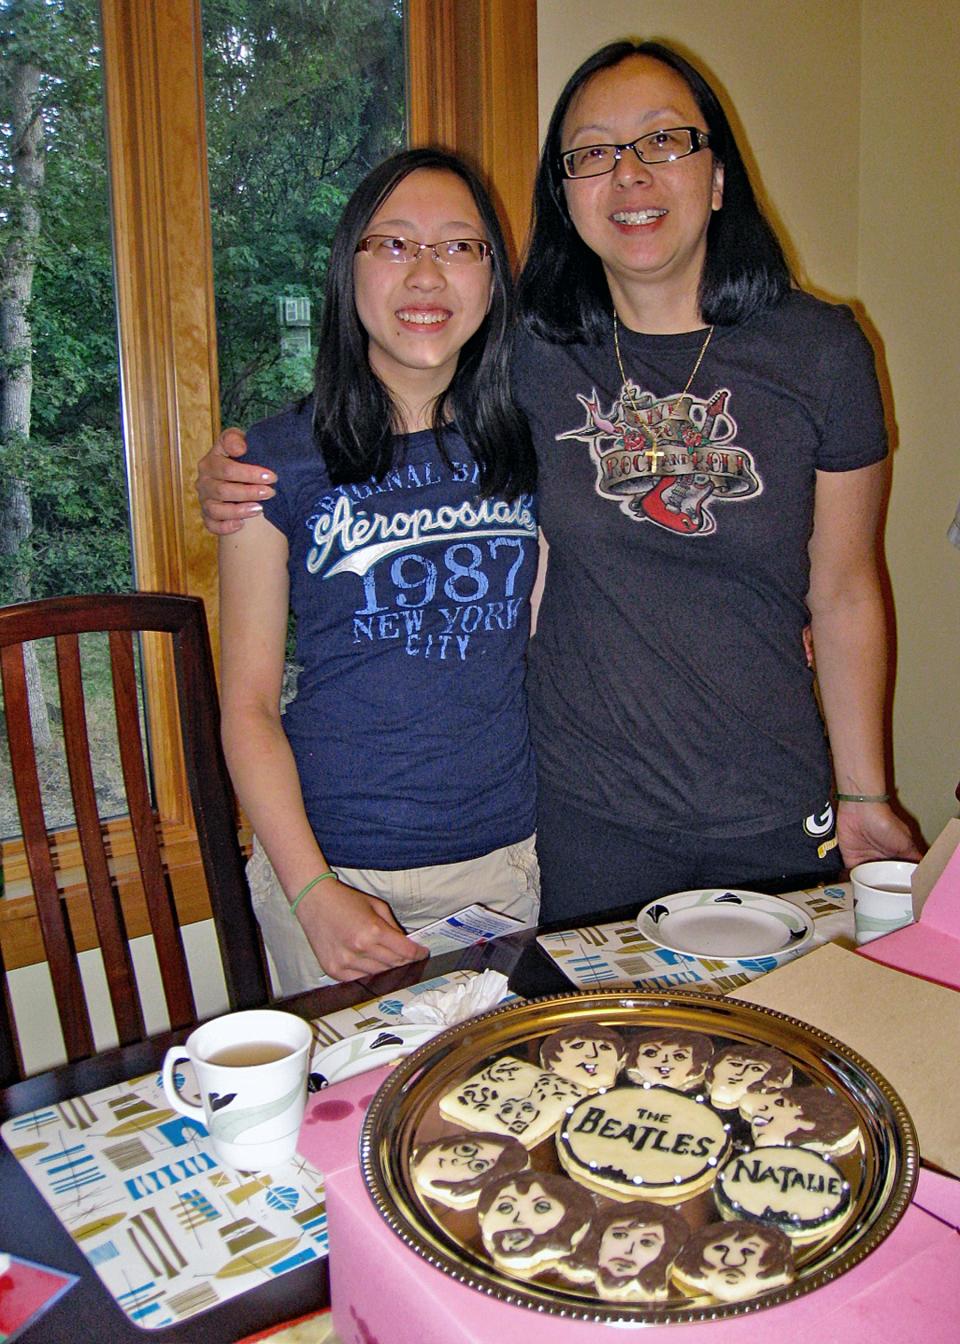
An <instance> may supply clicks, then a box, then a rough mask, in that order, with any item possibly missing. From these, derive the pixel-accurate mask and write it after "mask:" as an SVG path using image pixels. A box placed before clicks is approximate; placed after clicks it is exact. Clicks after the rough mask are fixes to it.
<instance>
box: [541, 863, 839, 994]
mask: <svg viewBox="0 0 960 1344" xmlns="http://www.w3.org/2000/svg"><path fill="white" fill-rule="evenodd" d="M783 899H784V900H785V901H793V903H794V904H795V905H799V906H800V907H801V908H803V909H804V910H806V911H807V913H808V914H809V915H810V916H811V917H812V919H813V925H814V936H813V938H812V939H811V941H810V942H809V943H807V945H806V946H805V947H804V948H802V949H801V950H799V951H795V952H783V953H780V954H779V955H777V956H770V957H751V958H749V959H745V960H742V961H732V960H720V959H709V960H708V959H706V958H703V957H692V956H689V955H687V954H686V953H683V952H670V951H668V950H667V948H665V947H657V945H656V944H655V943H651V942H650V941H649V940H648V939H647V938H645V937H644V936H643V934H642V933H641V932H640V930H639V929H638V928H637V925H636V922H635V921H634V920H621V921H619V922H617V923H614V924H597V925H592V926H590V927H588V928H583V929H573V930H570V931H568V932H565V933H543V934H541V935H540V937H539V938H538V939H537V941H538V942H539V944H540V946H541V947H542V948H543V949H544V951H545V952H547V953H548V954H549V955H550V956H551V957H552V958H553V960H554V961H555V962H556V963H557V965H558V966H559V967H560V969H561V971H563V973H564V975H565V976H566V977H567V979H568V980H570V981H571V982H572V983H573V984H574V985H576V986H577V987H578V988H579V989H617V988H619V987H623V988H625V989H643V990H647V991H648V992H650V993H659V992H661V991H663V990H670V989H704V990H709V991H711V992H713V993H720V994H729V993H730V991H731V990H733V989H739V987H740V986H741V985H745V984H747V983H748V982H749V981H750V980H756V978H757V977H758V976H760V975H765V974H766V972H767V971H772V970H774V969H775V968H776V967H777V966H782V965H784V964H785V963H786V962H788V961H793V960H794V959H795V958H796V957H802V956H803V955H804V953H806V952H810V951H812V950H813V948H815V947H819V946H820V945H821V944H822V943H828V942H832V941H833V940H834V939H836V938H840V937H843V936H849V937H850V938H851V939H852V937H853V904H852V897H851V894H850V886H849V884H848V883H846V884H838V885H837V886H834V887H816V888H812V889H809V890H807V891H793V892H789V893H787V894H786V895H784V897H783Z"/></svg>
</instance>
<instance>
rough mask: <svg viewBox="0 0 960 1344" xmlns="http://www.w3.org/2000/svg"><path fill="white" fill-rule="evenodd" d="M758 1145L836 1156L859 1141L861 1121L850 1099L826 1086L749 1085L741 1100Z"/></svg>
mask: <svg viewBox="0 0 960 1344" xmlns="http://www.w3.org/2000/svg"><path fill="white" fill-rule="evenodd" d="M740 1114H741V1115H742V1116H743V1118H744V1119H745V1120H746V1121H748V1123H749V1125H750V1133H751V1135H752V1136H753V1142H754V1143H755V1144H756V1145H757V1147H759V1148H769V1147H774V1146H781V1145H786V1146H793V1145H796V1146H800V1147H803V1148H812V1149H813V1151H814V1152H817V1153H830V1154H831V1155H832V1156H834V1157H837V1156H840V1155H841V1154H843V1153H849V1152H852V1151H853V1149H854V1148H856V1146H857V1144H858V1143H859V1142H860V1124H859V1122H858V1120H857V1116H856V1112H855V1111H854V1110H853V1107H852V1106H851V1105H850V1104H849V1102H847V1101H845V1100H844V1099H843V1098H842V1097H838V1096H837V1095H836V1094H835V1093H833V1092H830V1091H829V1090H828V1089H827V1088H825V1087H780V1088H776V1089H775V1090H773V1091H767V1090H765V1089H763V1088H762V1086H761V1089H760V1090H758V1091H754V1090H753V1089H752V1088H751V1089H749V1090H748V1091H747V1092H745V1093H744V1095H743V1097H742V1098H741V1099H740Z"/></svg>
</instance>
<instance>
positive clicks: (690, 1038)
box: [627, 1027, 713, 1092]
mask: <svg viewBox="0 0 960 1344" xmlns="http://www.w3.org/2000/svg"><path fill="white" fill-rule="evenodd" d="M712 1057H713V1042H712V1041H711V1040H710V1037H709V1036H704V1035H703V1034H702V1033H701V1032H699V1031H684V1030H683V1029H682V1028H681V1027H677V1028H673V1027H647V1028H645V1029H644V1030H643V1031H638V1032H637V1033H636V1034H635V1035H634V1036H633V1037H632V1038H631V1040H630V1042H629V1044H628V1046H627V1077H628V1078H629V1079H630V1081H631V1082H632V1083H640V1084H641V1086H643V1087H675V1088H676V1089H677V1090H678V1091H679V1092H692V1091H693V1089H694V1088H695V1087H699V1086H700V1084H701V1083H702V1082H703V1080H704V1075H705V1074H706V1071H707V1065H708V1064H709V1063H710V1060H711V1059H712Z"/></svg>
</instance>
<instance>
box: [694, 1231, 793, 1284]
mask: <svg viewBox="0 0 960 1344" xmlns="http://www.w3.org/2000/svg"><path fill="white" fill-rule="evenodd" d="M794 1274H795V1268H794V1263H793V1248H792V1246H791V1244H790V1238H789V1237H786V1236H784V1234H783V1233H782V1232H781V1231H780V1229H779V1228H776V1227H765V1226H763V1224H757V1223H747V1222H723V1223H710V1224H709V1225H708V1226H707V1227H701V1228H698V1230H697V1231H696V1232H694V1233H693V1234H692V1236H691V1237H690V1238H689V1240H688V1241H687V1242H686V1243H685V1244H684V1245H683V1246H682V1247H681V1248H680V1251H679V1252H678V1254H677V1258H676V1260H675V1261H674V1265H673V1269H672V1270H671V1271H670V1277H671V1278H672V1279H673V1281H674V1283H676V1285H677V1287H678V1288H680V1289H682V1291H683V1292H685V1293H687V1294H688V1295H689V1296H691V1297H698V1296H699V1295H700V1294H701V1293H710V1294H712V1296H713V1297H715V1298H716V1299H717V1300H718V1301H719V1302H741V1301H743V1300H744V1299H745V1298H751V1297H755V1296H756V1295H757V1294H758V1293H762V1292H766V1291H767V1290H768V1289H770V1288H779V1287H781V1285H783V1284H785V1283H790V1282H791V1281H792V1280H793V1277H794Z"/></svg>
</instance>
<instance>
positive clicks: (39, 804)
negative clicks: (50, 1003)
mask: <svg viewBox="0 0 960 1344" xmlns="http://www.w3.org/2000/svg"><path fill="white" fill-rule="evenodd" d="M0 667H2V677H3V703H4V707H5V715H6V721H7V741H8V744H9V749H10V765H11V768H12V771H13V781H14V792H15V794H16V797H17V809H18V811H19V813H20V826H21V829H22V832H23V844H24V849H25V851H26V855H27V867H28V868H29V870H30V880H31V882H32V883H33V892H34V901H35V903H36V910H37V919H38V921H39V924H40V932H41V935H42V937H43V946H44V950H45V952H46V954H47V964H48V966H49V968H50V976H51V979H52V981H53V986H54V993H55V995H56V1000H57V1013H58V1016H59V1018H60V1028H61V1030H62V1031H63V1042H64V1047H65V1049H66V1051H67V1054H68V1056H69V1057H70V1058H71V1059H74V1058H77V1057H79V1056H82V1055H85V1054H89V1053H90V1052H91V1051H92V1049H93V1030H92V1028H91V1025H90V1014H89V1012H88V1011H87V1002H86V998H85V997H84V992H83V982H82V981H81V979H80V964H79V962H78V961H77V953H76V948H75V946H74V941H73V932H72V930H71V928H70V923H69V920H68V918H67V914H66V908H65V906H64V903H63V901H62V899H61V897H60V889H59V887H58V885H57V876H56V872H55V869H54V865H53V856H52V854H51V852H50V839H49V836H48V834H47V828H46V823H45V820H44V811H43V798H42V795H41V792H40V776H39V773H38V771H37V760H36V753H35V751H34V745H33V727H32V725H31V722H30V704H29V698H28V695H27V677H26V670H25V667H24V659H23V644H22V643H16V644H13V645H10V646H9V647H5V648H3V649H0Z"/></svg>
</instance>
